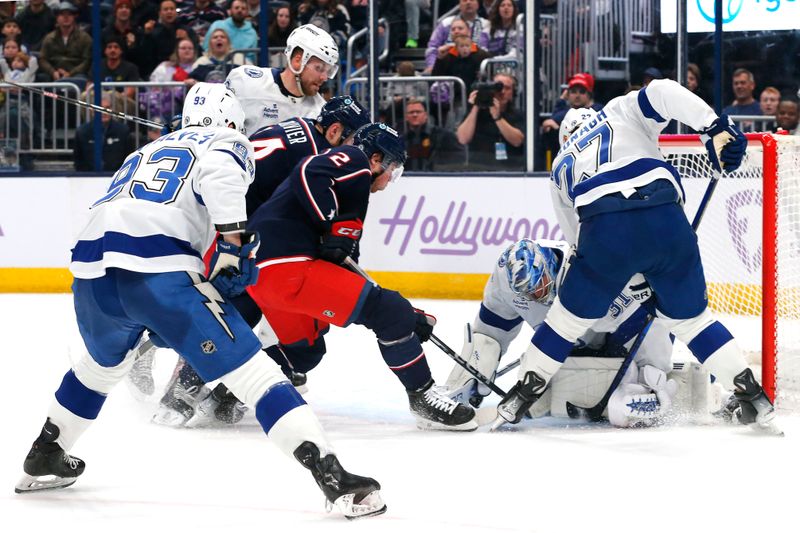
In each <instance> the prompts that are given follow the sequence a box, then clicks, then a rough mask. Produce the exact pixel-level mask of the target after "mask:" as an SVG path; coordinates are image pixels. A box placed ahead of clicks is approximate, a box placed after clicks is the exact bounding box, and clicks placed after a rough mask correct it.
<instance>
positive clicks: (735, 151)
mask: <svg viewBox="0 0 800 533" xmlns="http://www.w3.org/2000/svg"><path fill="white" fill-rule="evenodd" d="M700 140H701V141H702V142H703V144H705V146H706V150H707V151H708V159H709V160H710V161H711V166H712V167H713V168H714V170H717V171H719V172H722V170H725V172H733V171H734V170H736V169H737V168H739V165H741V164H742V158H743V157H744V152H745V150H747V138H745V136H744V134H743V133H742V132H741V130H740V129H739V128H737V127H736V125H735V124H734V123H733V121H732V120H731V119H730V118H728V115H720V117H719V118H718V119H717V120H715V121H714V122H712V123H711V126H709V127H708V128H706V129H705V130H704V131H703V134H702V135H701V136H700Z"/></svg>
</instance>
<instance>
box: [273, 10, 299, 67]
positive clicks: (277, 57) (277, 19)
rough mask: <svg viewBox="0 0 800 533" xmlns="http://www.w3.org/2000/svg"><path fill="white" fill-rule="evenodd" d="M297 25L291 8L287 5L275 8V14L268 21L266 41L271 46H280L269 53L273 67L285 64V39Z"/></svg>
mask: <svg viewBox="0 0 800 533" xmlns="http://www.w3.org/2000/svg"><path fill="white" fill-rule="evenodd" d="M296 27H297V22H296V21H295V20H294V17H293V16H292V9H291V8H290V7H289V5H288V4H287V5H282V6H280V7H278V9H276V10H275V16H274V17H272V20H270V22H269V29H268V30H267V42H268V43H269V46H271V47H276V48H277V47H280V48H281V50H280V51H278V52H275V53H274V54H270V58H269V63H270V66H271V67H273V68H283V67H285V66H286V61H285V60H284V58H285V57H286V56H285V55H284V54H283V50H282V49H283V48H285V47H286V39H288V38H289V34H290V33H292V30H293V29H295V28H296Z"/></svg>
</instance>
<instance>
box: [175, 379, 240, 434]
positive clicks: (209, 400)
mask: <svg viewBox="0 0 800 533" xmlns="http://www.w3.org/2000/svg"><path fill="white" fill-rule="evenodd" d="M246 412H247V406H246V405H245V404H243V403H242V402H240V401H239V399H238V398H237V397H236V396H234V395H233V393H232V392H231V391H229V390H228V388H227V387H226V386H225V385H223V384H222V383H220V384H219V385H217V386H216V387H215V388H214V390H213V391H211V394H209V395H208V396H206V397H205V399H203V400H202V401H200V402H199V403H198V404H197V405H196V406H195V408H194V415H193V416H192V417H191V418H190V419H189V420H188V421H187V422H186V427H187V428H195V427H204V426H210V425H214V424H216V423H218V422H219V423H222V424H226V425H232V424H236V423H238V422H240V421H241V420H242V418H243V417H244V414H245V413H246Z"/></svg>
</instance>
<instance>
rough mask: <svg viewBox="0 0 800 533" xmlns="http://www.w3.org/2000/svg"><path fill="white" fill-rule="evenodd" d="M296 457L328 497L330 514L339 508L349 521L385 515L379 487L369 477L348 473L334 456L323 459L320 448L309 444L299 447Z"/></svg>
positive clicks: (327, 506)
mask: <svg viewBox="0 0 800 533" xmlns="http://www.w3.org/2000/svg"><path fill="white" fill-rule="evenodd" d="M294 456H295V458H296V459H297V460H298V461H300V463H301V464H302V465H303V466H305V467H306V468H308V469H309V470H310V471H311V475H313V476H314V481H316V482H317V485H319V488H320V489H322V493H323V494H325V500H326V508H327V509H328V511H330V510H331V509H332V508H333V507H336V508H337V509H339V511H340V512H341V513H342V514H343V515H344V516H345V517H346V518H347V519H348V520H353V519H356V518H364V517H367V516H375V515H379V514H383V513H385V512H386V504H385V503H383V499H382V498H381V493H380V488H381V485H380V483H378V482H377V481H375V480H374V479H372V478H370V477H363V476H358V475H355V474H351V473H349V472H348V471H347V470H345V469H344V468H343V467H342V465H341V464H340V463H339V459H337V458H336V456H335V455H333V454H328V455H326V456H325V457H320V452H319V448H317V445H316V444H314V443H313V442H309V441H306V442H304V443H303V444H301V445H300V446H298V447H297V449H296V450H295V451H294Z"/></svg>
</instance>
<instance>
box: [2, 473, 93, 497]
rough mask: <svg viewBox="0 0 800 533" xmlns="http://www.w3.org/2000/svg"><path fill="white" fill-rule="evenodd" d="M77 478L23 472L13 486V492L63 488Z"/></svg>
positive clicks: (21, 492)
mask: <svg viewBox="0 0 800 533" xmlns="http://www.w3.org/2000/svg"><path fill="white" fill-rule="evenodd" d="M77 479H78V478H77V477H58V476H29V475H28V474H25V475H24V476H22V479H20V480H19V482H17V484H16V486H15V487H14V492H16V493H17V494H25V493H28V492H39V491H43V490H52V489H63V488H65V487H69V486H70V485H72V484H73V483H75V481H76V480H77Z"/></svg>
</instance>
